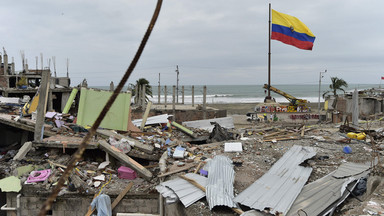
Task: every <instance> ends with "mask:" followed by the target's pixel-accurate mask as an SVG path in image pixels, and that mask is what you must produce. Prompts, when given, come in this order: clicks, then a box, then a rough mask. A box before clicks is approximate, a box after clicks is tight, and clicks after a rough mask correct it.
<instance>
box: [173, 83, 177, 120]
mask: <svg viewBox="0 0 384 216" xmlns="http://www.w3.org/2000/svg"><path fill="white" fill-rule="evenodd" d="M175 90H176V86H173V94H172V111H173V121H175V120H176V117H175V115H176V114H175V110H176V105H175Z"/></svg>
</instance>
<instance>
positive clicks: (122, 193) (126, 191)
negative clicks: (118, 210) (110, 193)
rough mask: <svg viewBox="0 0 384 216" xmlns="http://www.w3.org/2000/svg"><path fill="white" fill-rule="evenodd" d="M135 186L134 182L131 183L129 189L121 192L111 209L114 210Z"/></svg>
mask: <svg viewBox="0 0 384 216" xmlns="http://www.w3.org/2000/svg"><path fill="white" fill-rule="evenodd" d="M132 186H133V182H130V183H129V184H128V185H127V187H125V189H124V190H123V191H121V193H120V194H119V195H118V196H117V197H116V199H115V200H114V201H113V203H112V205H111V209H112V210H113V209H114V208H115V207H116V206H117V204H119V202H120V200H122V199H123V198H124V196H125V194H127V193H128V191H129V190H131V188H132Z"/></svg>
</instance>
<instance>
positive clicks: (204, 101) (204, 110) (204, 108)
mask: <svg viewBox="0 0 384 216" xmlns="http://www.w3.org/2000/svg"><path fill="white" fill-rule="evenodd" d="M203 91H204V92H203V119H207V86H204V90H203Z"/></svg>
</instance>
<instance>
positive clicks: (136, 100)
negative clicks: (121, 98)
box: [134, 85, 140, 105]
mask: <svg viewBox="0 0 384 216" xmlns="http://www.w3.org/2000/svg"><path fill="white" fill-rule="evenodd" d="M139 98H140V96H139V86H138V85H136V86H135V100H134V102H135V105H138V104H139V101H140V100H139Z"/></svg>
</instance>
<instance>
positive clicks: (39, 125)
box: [34, 70, 51, 141]
mask: <svg viewBox="0 0 384 216" xmlns="http://www.w3.org/2000/svg"><path fill="white" fill-rule="evenodd" d="M50 75H51V74H50V73H49V71H48V70H43V71H42V77H41V83H40V89H39V95H40V96H39V105H38V106H37V116H36V125H35V134H34V141H41V138H42V135H43V134H42V132H43V130H44V128H43V127H44V119H45V111H46V109H47V97H48V91H49V79H50Z"/></svg>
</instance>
